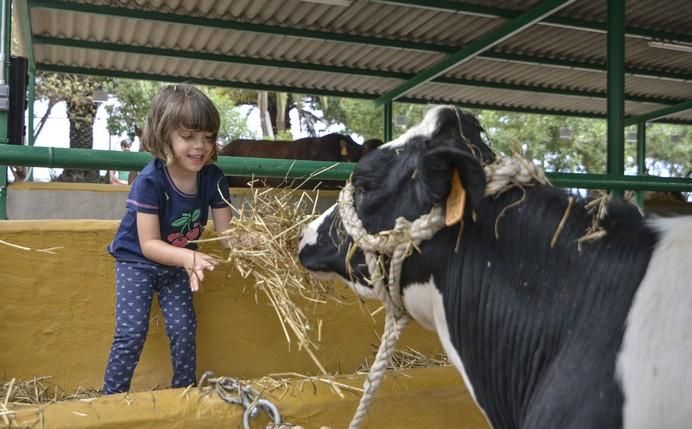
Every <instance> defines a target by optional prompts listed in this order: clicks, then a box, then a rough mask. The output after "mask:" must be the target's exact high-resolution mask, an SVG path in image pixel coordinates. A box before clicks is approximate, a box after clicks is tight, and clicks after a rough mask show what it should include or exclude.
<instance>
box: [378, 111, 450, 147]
mask: <svg viewBox="0 0 692 429" xmlns="http://www.w3.org/2000/svg"><path fill="white" fill-rule="evenodd" d="M443 109H446V107H445V106H437V107H433V108H432V109H430V110H428V111H427V113H426V114H425V117H424V118H423V120H422V121H421V123H419V124H418V125H416V126H414V127H411V128H409V129H408V131H406V132H405V133H404V134H402V135H400V136H399V137H397V138H396V139H394V140H392V141H390V142H389V143H386V144H383V145H382V146H380V149H396V148H399V147H402V146H404V145H406V143H407V142H408V141H409V140H411V138H413V137H415V136H423V137H430V136H432V135H433V133H434V132H435V131H436V130H437V128H438V126H439V125H438V115H439V111H440V110H443Z"/></svg>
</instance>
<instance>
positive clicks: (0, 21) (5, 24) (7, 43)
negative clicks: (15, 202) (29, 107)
mask: <svg viewBox="0 0 692 429" xmlns="http://www.w3.org/2000/svg"><path fill="white" fill-rule="evenodd" d="M0 26H1V27H2V28H1V29H0V31H1V32H2V35H3V37H4V40H2V43H3V45H2V52H3V57H2V58H0V62H2V63H1V64H0V67H2V79H0V85H3V86H5V88H6V89H8V88H9V82H10V49H11V48H10V47H11V41H12V1H11V0H0ZM7 94H9V91H7ZM6 101H7V108H5V109H2V110H0V151H2V150H3V149H4V148H6V147H9V146H10V145H9V144H7V143H9V139H8V135H7V134H8V131H9V116H10V115H9V103H10V100H9V97H7V100H6ZM8 165H9V164H5V163H3V162H0V220H2V219H7V168H8V167H7V166H8Z"/></svg>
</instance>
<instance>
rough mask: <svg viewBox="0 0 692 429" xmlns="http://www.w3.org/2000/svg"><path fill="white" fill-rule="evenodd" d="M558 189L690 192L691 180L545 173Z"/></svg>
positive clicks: (682, 178)
mask: <svg viewBox="0 0 692 429" xmlns="http://www.w3.org/2000/svg"><path fill="white" fill-rule="evenodd" d="M546 176H547V177H548V179H549V180H550V183H552V184H553V186H557V187H560V188H583V189H613V190H618V191H625V190H639V191H673V192H690V191H692V179H689V178H684V177H656V176H611V175H608V174H578V173H547V174H546Z"/></svg>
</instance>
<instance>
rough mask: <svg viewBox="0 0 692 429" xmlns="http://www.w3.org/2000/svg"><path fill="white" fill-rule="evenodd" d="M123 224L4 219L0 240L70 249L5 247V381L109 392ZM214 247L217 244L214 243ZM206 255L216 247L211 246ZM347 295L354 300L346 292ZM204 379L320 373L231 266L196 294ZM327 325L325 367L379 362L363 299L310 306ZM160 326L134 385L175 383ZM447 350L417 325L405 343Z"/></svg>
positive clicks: (0, 264) (0, 258) (1, 323)
mask: <svg viewBox="0 0 692 429" xmlns="http://www.w3.org/2000/svg"><path fill="white" fill-rule="evenodd" d="M117 224H118V222H117V221H86V220H60V221H57V220H56V221H0V240H4V241H8V242H11V243H14V244H18V245H21V246H26V247H31V248H34V249H41V248H48V247H54V246H63V248H62V249H59V250H57V251H56V252H57V253H56V254H55V255H51V254H43V253H37V252H25V251H22V250H18V249H14V248H11V247H8V246H4V245H2V244H0V302H1V303H2V304H1V305H2V307H1V310H0V311H1V313H0V379H4V380H8V379H11V378H13V377H16V378H20V379H27V378H31V377H34V376H52V377H53V380H52V381H53V382H54V383H55V384H57V385H59V386H62V387H63V388H65V389H67V390H72V389H75V388H77V387H78V386H81V387H84V388H94V387H100V386H101V380H102V376H103V371H104V368H105V364H106V359H107V355H108V351H109V348H110V343H111V340H112V336H113V329H114V315H113V309H114V299H115V298H114V283H113V262H114V261H113V259H112V257H111V256H110V255H109V254H108V253H107V252H106V245H107V244H108V242H109V241H110V240H111V238H112V237H113V235H114V233H115V229H116V227H117ZM211 246H213V245H211ZM207 249H210V247H209V246H208V247H207ZM339 287H340V288H341V290H343V292H344V295H345V296H348V297H353V295H352V294H351V293H350V292H349V291H347V290H346V289H345V288H343V287H342V286H339ZM195 307H196V311H197V317H198V375H200V374H201V373H202V372H204V371H207V370H212V371H214V372H215V373H216V374H217V375H226V376H233V377H242V378H255V377H261V376H263V375H266V374H269V373H275V372H288V371H295V372H299V373H303V374H315V373H317V371H316V368H315V366H314V364H313V363H312V362H311V361H310V359H309V358H308V357H307V355H306V354H305V353H304V352H302V351H297V350H291V351H289V350H288V347H287V343H286V341H285V339H284V336H283V333H282V331H281V328H280V325H279V322H278V320H277V318H276V315H275V313H274V310H273V309H272V307H271V306H270V305H269V304H268V303H267V302H266V300H264V299H263V297H262V296H258V297H257V301H256V297H255V294H254V288H253V286H252V284H249V283H248V282H246V281H244V280H242V279H241V278H240V277H239V275H238V274H237V273H236V272H234V270H232V269H231V268H230V267H229V266H224V267H222V269H218V270H216V271H214V272H213V273H210V275H209V276H208V278H207V280H205V284H204V289H203V290H202V291H201V292H200V293H198V294H197V295H196V296H195ZM309 308H310V310H309V311H308V313H311V312H312V311H313V310H314V314H315V316H316V317H319V318H322V319H323V320H324V324H323V328H322V339H323V341H322V344H321V350H320V351H319V353H318V356H319V358H320V361H321V362H322V363H323V364H324V365H325V366H326V367H327V370H328V371H330V372H333V373H351V372H353V371H354V370H355V369H356V368H357V367H358V366H360V364H361V363H362V362H363V360H364V359H365V358H369V360H370V361H372V357H373V356H374V352H375V345H376V344H378V337H377V336H376V332H381V328H382V321H381V319H378V320H376V321H375V322H373V321H371V320H370V318H369V316H367V315H366V314H365V313H364V312H363V309H362V306H361V305H359V304H358V303H357V302H356V300H355V298H353V299H351V301H350V304H349V305H338V306H337V305H335V304H329V305H322V306H317V307H314V308H313V307H309ZM157 312H158V308H157V307H154V309H153V310H152V319H153V320H152V323H151V327H150V331H149V337H148V339H147V342H146V345H145V349H144V353H143V356H142V360H141V362H140V364H139V367H138V368H137V371H136V373H135V378H134V383H133V388H134V389H135V390H140V391H141V390H149V389H151V388H152V387H154V386H157V385H158V386H168V385H169V381H170V376H171V370H170V358H169V352H168V344H167V339H166V337H165V333H164V326H163V322H162V319H161V318H158V317H155V315H156V314H157ZM406 345H410V346H411V347H413V348H414V349H416V350H418V351H421V352H424V353H437V352H440V351H441V347H440V346H439V343H438V340H437V338H436V337H435V336H434V335H433V334H431V333H428V332H427V331H424V330H422V328H420V327H419V326H418V325H416V324H415V323H414V324H411V325H410V326H409V328H407V330H406V332H405V334H404V338H402V341H401V342H400V346H402V347H403V346H406Z"/></svg>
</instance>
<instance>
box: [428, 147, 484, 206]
mask: <svg viewBox="0 0 692 429" xmlns="http://www.w3.org/2000/svg"><path fill="white" fill-rule="evenodd" d="M419 170H420V173H421V176H422V180H423V182H424V183H425V185H426V188H427V190H428V192H430V193H431V194H432V195H431V196H432V198H433V200H434V201H437V202H445V201H446V200H447V198H448V197H449V194H450V192H459V189H458V188H456V185H453V184H452V180H453V177H454V174H455V173H454V172H455V170H456V171H457V172H458V175H459V179H460V182H461V186H462V187H463V189H464V191H465V193H466V196H465V197H466V206H467V207H470V208H472V209H475V208H476V207H478V204H480V202H481V200H482V199H483V196H484V194H485V173H484V171H483V167H482V166H481V164H480V162H478V159H476V157H474V156H473V155H471V154H469V153H467V152H465V151H463V150H461V149H459V148H456V147H450V146H441V147H436V148H433V149H430V150H428V151H426V152H425V153H424V154H423V155H422V157H421V162H420V164H419Z"/></svg>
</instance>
